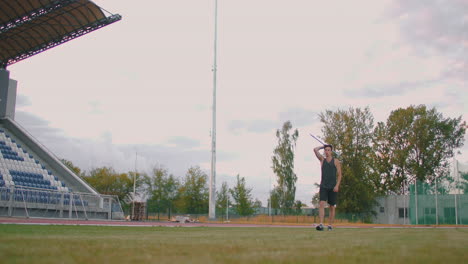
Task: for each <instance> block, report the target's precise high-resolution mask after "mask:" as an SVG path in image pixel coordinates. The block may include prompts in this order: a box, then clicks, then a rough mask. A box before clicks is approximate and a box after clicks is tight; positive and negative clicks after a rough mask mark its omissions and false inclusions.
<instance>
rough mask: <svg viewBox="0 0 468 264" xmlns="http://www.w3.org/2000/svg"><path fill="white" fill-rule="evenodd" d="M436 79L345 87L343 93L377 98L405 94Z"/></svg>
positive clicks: (351, 95) (428, 84) (430, 84)
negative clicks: (358, 87)
mask: <svg viewBox="0 0 468 264" xmlns="http://www.w3.org/2000/svg"><path fill="white" fill-rule="evenodd" d="M437 82H438V80H426V81H419V82H407V81H404V82H399V83H393V84H374V85H366V86H365V87H364V88H362V89H353V90H351V89H345V90H344V91H343V93H344V95H346V96H349V97H367V98H378V97H386V96H405V95H406V94H407V93H408V92H410V91H414V90H418V89H421V88H426V87H427V86H432V85H434V84H435V83H437Z"/></svg>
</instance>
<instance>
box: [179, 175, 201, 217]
mask: <svg viewBox="0 0 468 264" xmlns="http://www.w3.org/2000/svg"><path fill="white" fill-rule="evenodd" d="M207 178H208V176H207V175H206V173H204V172H203V171H202V170H201V169H200V167H198V166H194V167H190V168H189V169H188V171H187V173H186V175H185V179H184V182H183V184H182V185H181V186H180V187H179V190H178V199H177V200H176V201H175V204H176V206H177V209H178V211H180V212H182V213H189V214H204V213H207V212H208V185H207Z"/></svg>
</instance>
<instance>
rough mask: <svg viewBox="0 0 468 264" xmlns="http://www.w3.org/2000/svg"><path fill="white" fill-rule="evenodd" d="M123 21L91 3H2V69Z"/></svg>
mask: <svg viewBox="0 0 468 264" xmlns="http://www.w3.org/2000/svg"><path fill="white" fill-rule="evenodd" d="M105 13H107V14H105ZM121 18H122V17H121V16H120V15H114V14H110V13H108V12H107V11H106V12H105V10H104V9H102V8H100V7H99V6H97V5H96V4H95V3H93V2H92V1H89V0H0V68H6V67H7V66H8V65H11V64H14V63H16V62H18V61H21V60H24V59H26V58H29V57H31V56H34V55H36V54H38V53H41V52H43V51H45V50H47V49H50V48H53V47H55V46H58V45H60V44H62V43H65V42H67V41H70V40H72V39H75V38H78V37H80V36H83V35H85V34H87V33H89V32H91V31H94V30H96V29H99V28H101V27H104V26H107V25H109V24H112V23H114V22H116V21H119V20H120V19H121Z"/></svg>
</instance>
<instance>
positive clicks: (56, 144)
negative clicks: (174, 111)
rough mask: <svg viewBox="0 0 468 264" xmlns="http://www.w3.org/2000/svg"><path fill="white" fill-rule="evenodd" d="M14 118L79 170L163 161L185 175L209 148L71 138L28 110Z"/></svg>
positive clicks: (178, 141) (178, 142)
mask: <svg viewBox="0 0 468 264" xmlns="http://www.w3.org/2000/svg"><path fill="white" fill-rule="evenodd" d="M15 119H16V121H17V122H18V123H19V124H20V125H21V126H23V127H24V128H25V129H26V130H27V131H28V132H29V133H30V134H31V135H32V136H33V137H35V138H36V139H37V140H38V141H39V142H40V143H41V144H43V145H44V146H46V148H48V149H49V150H51V151H52V153H54V154H55V155H56V156H57V157H58V158H60V159H62V158H64V159H67V160H70V161H72V162H73V163H74V164H75V165H76V166H78V167H79V168H81V169H82V170H85V171H89V170H90V169H92V168H96V167H102V166H111V167H113V168H114V169H116V170H117V171H120V172H127V171H133V170H135V169H137V170H139V171H145V172H149V171H150V170H151V168H152V167H153V166H155V165H157V164H162V165H164V166H165V167H167V168H168V169H169V171H170V172H171V173H173V174H174V175H176V176H183V175H185V173H186V171H187V169H188V168H189V167H191V166H195V165H199V164H201V163H203V162H205V161H206V160H209V158H210V156H209V155H210V151H209V149H203V148H200V149H194V148H195V147H197V146H199V143H198V142H197V141H196V140H193V139H190V138H182V137H174V138H171V139H169V141H168V142H167V143H168V144H167V145H166V144H128V145H117V144H114V143H112V133H110V132H107V133H103V134H102V135H101V136H100V137H99V138H96V139H83V138H71V137H68V136H67V135H65V133H64V132H63V131H62V130H60V129H56V128H53V127H51V126H50V123H49V122H48V121H46V120H44V119H42V118H39V117H37V116H35V115H33V114H31V113H27V112H23V111H17V112H16V118H15ZM233 158H235V155H234V154H230V153H225V152H221V153H218V160H220V161H223V160H230V159H233Z"/></svg>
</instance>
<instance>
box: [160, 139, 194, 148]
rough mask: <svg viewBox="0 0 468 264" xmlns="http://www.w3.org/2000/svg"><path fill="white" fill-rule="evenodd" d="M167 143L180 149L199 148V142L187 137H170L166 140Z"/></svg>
mask: <svg viewBox="0 0 468 264" xmlns="http://www.w3.org/2000/svg"><path fill="white" fill-rule="evenodd" d="M168 143H169V144H172V145H174V146H178V147H182V148H194V147H198V146H200V141H198V140H194V139H191V138H188V137H171V138H170V139H169V140H168Z"/></svg>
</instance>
